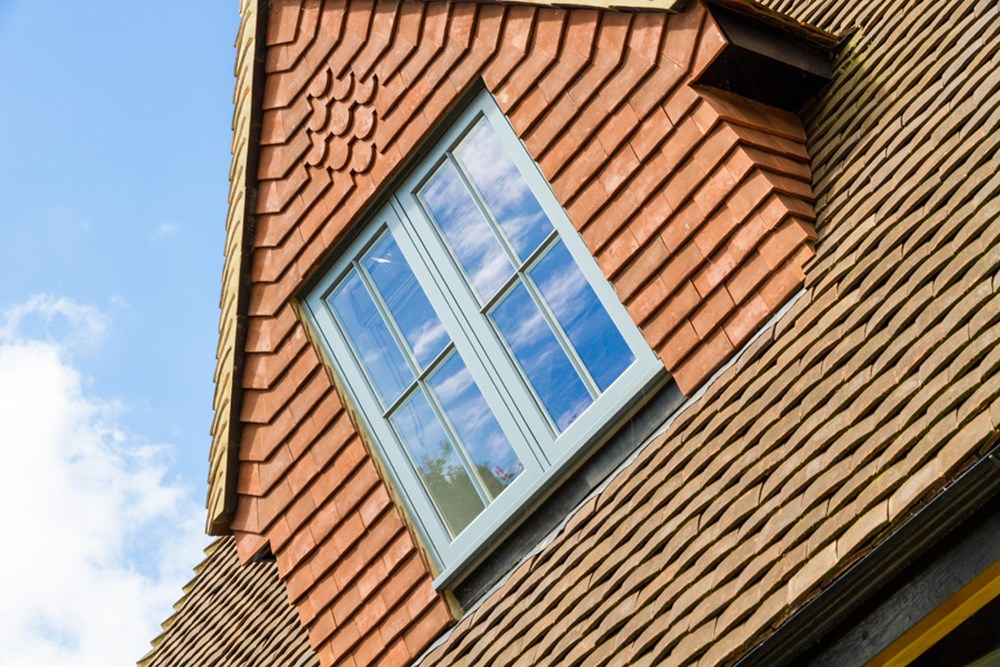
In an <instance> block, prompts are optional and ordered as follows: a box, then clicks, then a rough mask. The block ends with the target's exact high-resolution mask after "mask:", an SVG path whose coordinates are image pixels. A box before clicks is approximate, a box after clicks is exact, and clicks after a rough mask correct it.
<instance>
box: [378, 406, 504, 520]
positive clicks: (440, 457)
mask: <svg viewBox="0 0 1000 667" xmlns="http://www.w3.org/2000/svg"><path fill="white" fill-rule="evenodd" d="M391 421H392V423H393V425H394V426H395V427H396V431H397V432H398V433H399V436H400V439H402V441H403V446H404V447H406V449H407V450H408V452H409V454H410V459H411V460H412V461H413V463H414V465H415V466H416V468H417V474H418V475H419V476H420V479H421V481H422V482H423V483H424V487H425V488H426V489H427V493H429V494H430V496H431V499H432V500H433V501H434V504H435V505H436V506H437V508H438V512H439V513H440V514H441V517H442V518H443V519H444V522H445V524H446V525H447V527H448V531H449V532H450V533H451V535H452V537H454V536H455V535H458V534H459V533H460V532H462V529H464V528H465V527H466V526H468V525H469V522H471V521H472V520H473V519H475V518H476V517H477V516H478V515H479V513H480V512H482V511H483V508H484V507H485V505H484V504H483V501H482V499H481V498H480V497H479V494H478V493H477V492H476V489H475V487H474V486H473V485H472V480H471V479H470V478H469V473H468V472H467V471H466V470H465V466H463V465H462V462H461V460H460V459H459V458H458V454H457V453H456V452H455V449H454V447H452V444H451V442H450V441H449V440H448V435H447V434H446V433H445V431H444V428H443V427H442V426H441V422H440V421H438V418H437V415H435V414H434V411H433V410H432V409H431V406H430V403H428V402H427V397H426V396H424V393H423V392H422V391H417V393H415V394H414V395H413V396H412V397H410V398H409V399H407V401H406V402H405V403H403V405H401V406H400V408H399V410H398V411H397V412H396V414H394V415H393V416H392V419H391Z"/></svg>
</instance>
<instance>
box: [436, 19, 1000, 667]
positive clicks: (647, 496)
mask: <svg viewBox="0 0 1000 667" xmlns="http://www.w3.org/2000/svg"><path fill="white" fill-rule="evenodd" d="M771 4H772V5H773V6H774V7H775V8H777V9H782V10H786V11H790V12H792V13H793V15H794V16H795V17H797V18H799V19H801V20H807V21H813V22H816V23H818V24H819V25H820V27H824V28H826V29H829V30H845V29H848V28H851V27H853V26H855V25H856V26H859V27H860V31H859V32H858V33H857V34H856V35H855V37H854V39H853V41H852V43H851V46H850V48H849V50H848V51H847V53H846V54H845V56H844V58H843V69H842V71H841V72H840V73H839V74H838V75H837V77H836V79H835V82H834V84H833V86H832V88H831V89H830V90H829V91H827V92H826V93H825V94H823V95H822V98H821V100H820V101H819V103H818V105H817V106H816V107H815V108H813V109H810V110H808V112H807V113H806V115H805V119H806V127H807V133H808V136H809V148H810V154H811V155H812V160H813V169H814V181H813V183H814V188H815V192H816V196H817V215H818V218H817V231H818V235H819V238H818V241H817V244H816V251H817V256H816V258H815V259H814V260H813V261H812V262H811V264H810V265H809V266H808V267H807V276H806V292H805V295H804V296H803V297H802V298H801V299H800V300H799V301H798V302H797V303H796V304H795V306H794V307H793V309H792V310H791V311H790V312H789V313H788V314H787V315H786V316H785V317H784V318H783V319H782V321H781V322H780V323H779V324H778V325H777V326H776V327H775V328H774V329H773V330H772V331H770V332H768V333H767V334H765V336H763V337H762V338H761V339H760V340H759V341H757V342H756V343H755V344H754V345H753V346H752V349H751V350H749V351H748V352H747V353H746V354H745V355H744V356H743V357H742V358H741V360H740V361H739V362H738V363H737V364H736V365H735V366H734V367H733V368H731V369H729V370H727V371H726V372H725V373H724V374H723V376H721V377H720V378H719V379H718V381H717V382H715V383H714V384H713V385H712V386H711V387H710V389H709V391H708V392H707V393H706V395H705V396H704V397H703V398H701V399H700V401H698V403H697V404H695V405H694V406H692V407H691V409H689V410H687V411H686V412H684V413H683V414H682V416H681V417H680V418H679V419H678V420H677V421H676V422H675V423H674V424H673V425H672V427H671V428H670V429H669V431H668V432H667V433H665V434H664V435H663V436H662V437H660V438H659V439H658V440H657V441H655V442H654V443H653V444H652V445H651V446H649V447H648V448H647V449H645V450H644V451H643V452H642V454H641V455H640V456H639V458H638V459H637V460H636V461H635V462H634V463H633V464H632V465H631V466H630V467H629V468H627V469H626V470H625V471H623V472H622V473H621V474H620V475H619V476H618V477H617V478H616V479H615V480H614V481H613V482H612V483H611V484H610V486H609V487H608V488H607V489H606V490H605V491H603V492H602V493H601V494H600V495H599V496H598V497H595V498H593V499H592V500H591V501H590V502H588V503H586V505H585V506H584V507H583V508H581V509H580V510H579V511H578V512H577V513H576V514H575V516H574V517H573V518H572V519H571V520H570V522H569V524H568V525H567V526H566V528H565V529H564V530H563V532H562V533H561V534H560V535H559V536H558V537H556V539H555V540H554V541H553V543H552V544H551V545H549V546H548V547H547V548H546V549H544V550H543V551H542V552H541V553H539V554H537V555H536V556H534V557H533V558H531V559H530V560H529V561H527V562H525V563H524V564H523V565H522V566H521V567H520V568H518V569H517V570H516V571H515V572H514V573H513V574H512V576H511V577H510V579H509V580H508V581H507V582H506V583H505V584H504V585H503V586H502V588H501V589H500V590H498V591H497V592H495V593H494V594H493V595H492V596H490V598H489V599H488V600H487V601H486V602H485V603H484V604H483V606H482V607H481V608H480V609H478V610H476V611H475V612H474V613H472V614H470V615H469V616H468V617H466V618H465V619H463V620H462V621H461V622H460V623H459V624H458V625H457V626H456V627H455V629H454V631H453V633H452V634H451V635H450V636H449V637H448V638H447V641H445V642H444V643H443V644H441V645H440V646H438V647H436V648H435V649H434V650H433V652H432V653H430V654H429V655H428V656H427V658H426V660H425V663H424V664H427V665H431V664H433V665H452V664H458V665H479V664H491V665H514V664H517V665H534V664H546V665H551V664H560V665H562V664H583V665H593V664H632V665H640V666H641V665H653V664H668V665H693V664H698V665H720V664H725V663H726V662H727V661H731V660H732V659H734V658H735V657H737V656H739V655H740V654H741V653H742V652H743V651H745V650H746V648H747V647H748V646H749V645H750V644H751V643H752V642H755V641H757V640H759V639H760V638H761V637H762V636H764V635H766V634H767V633H768V632H769V629H770V628H772V627H774V626H775V625H776V624H777V623H779V622H780V621H781V620H782V619H783V618H785V617H786V616H787V615H788V614H789V613H790V612H791V610H793V609H796V608H798V607H800V606H801V605H802V604H803V603H804V602H805V601H807V600H809V599H810V598H811V597H813V596H815V595H816V594H817V593H818V591H820V590H821V589H822V587H823V586H824V585H826V584H827V583H828V582H830V581H831V580H832V579H833V578H835V577H836V576H837V574H838V573H839V572H841V571H843V569H844V568H845V567H846V566H847V565H849V564H850V563H852V562H853V561H854V560H856V559H857V558H858V557H860V556H862V555H863V554H865V553H866V552H867V551H869V550H870V549H871V548H872V546H873V545H875V544H876V543H878V542H879V541H880V538H882V537H883V536H884V535H885V534H886V533H887V531H888V530H889V529H891V528H892V527H894V526H897V525H899V524H900V523H901V521H902V520H903V519H904V518H905V517H907V516H908V515H910V514H912V513H913V512H914V511H915V509H916V508H918V507H919V506H921V505H922V503H924V502H925V501H926V500H927V499H928V498H929V497H930V496H932V495H933V494H934V493H935V491H936V490H939V489H940V488H941V487H942V486H943V485H944V484H945V483H946V482H948V481H949V480H951V479H953V478H954V476H955V475H956V473H957V471H959V470H961V469H962V468H963V467H965V466H966V465H968V464H969V462H971V461H973V460H975V459H976V458H977V456H978V455H979V454H981V453H982V452H983V451H984V450H985V449H986V448H987V447H989V446H991V445H992V444H995V443H996V442H997V438H998V425H1000V377H998V373H997V370H998V366H1000V345H997V340H998V337H1000V322H998V319H1000V276H998V267H1000V155H998V146H1000V16H998V6H997V3H996V2H995V1H992V0H956V1H953V2H945V1H944V0H941V1H938V2H920V3H912V2H909V0H892V1H883V2H857V1H856V0H810V1H800V2H787V1H775V2H772V3H771Z"/></svg>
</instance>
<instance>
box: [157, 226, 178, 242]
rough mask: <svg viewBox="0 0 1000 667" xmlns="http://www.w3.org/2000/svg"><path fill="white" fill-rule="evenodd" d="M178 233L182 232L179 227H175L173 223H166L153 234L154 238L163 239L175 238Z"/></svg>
mask: <svg viewBox="0 0 1000 667" xmlns="http://www.w3.org/2000/svg"><path fill="white" fill-rule="evenodd" d="M178 231H180V227H179V226H178V225H175V224H174V223H172V222H164V223H163V224H161V225H160V226H159V227H157V228H156V231H155V232H153V238H154V239H163V238H166V237H168V236H173V235H174V234H176V233H177V232H178Z"/></svg>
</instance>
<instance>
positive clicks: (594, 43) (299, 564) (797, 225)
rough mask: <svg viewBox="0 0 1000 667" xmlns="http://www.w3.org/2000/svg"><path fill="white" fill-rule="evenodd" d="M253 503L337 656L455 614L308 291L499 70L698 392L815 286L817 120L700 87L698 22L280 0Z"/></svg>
mask: <svg viewBox="0 0 1000 667" xmlns="http://www.w3.org/2000/svg"><path fill="white" fill-rule="evenodd" d="M269 11H270V14H269V23H268V32H267V45H268V48H267V58H266V72H267V74H266V82H265V89H264V97H263V104H264V117H263V123H262V130H261V139H260V143H261V150H260V168H259V171H258V176H259V179H260V183H259V193H260V196H259V198H258V207H257V212H258V214H259V217H258V221H257V227H256V230H255V238H254V246H255V247H254V260H253V268H252V271H251V276H250V277H251V280H252V285H251V290H250V304H249V309H248V334H247V343H246V353H247V357H246V371H245V373H244V375H243V378H242V387H243V396H244V402H243V407H242V411H241V414H240V419H241V421H242V422H243V424H244V428H243V439H242V442H241V447H240V459H241V460H240V467H239V486H238V490H239V493H240V498H239V504H238V508H237V512H236V514H235V516H234V518H233V521H232V524H231V525H232V529H233V531H234V533H235V535H236V537H237V547H238V550H239V553H240V556H241V558H243V559H246V558H248V557H249V556H250V555H252V554H253V553H254V552H255V551H256V550H257V549H259V548H261V547H262V546H263V545H264V544H268V545H270V547H271V549H272V550H273V552H274V553H275V554H276V557H277V559H278V567H279V572H280V573H281V576H282V577H283V578H284V579H285V580H286V582H287V586H288V591H289V596H290V599H291V600H292V602H293V603H294V604H295V605H296V606H297V607H298V609H299V611H300V615H301V617H302V620H303V622H304V623H305V624H306V625H307V627H308V629H309V633H310V638H311V641H312V642H313V645H314V646H315V647H316V648H317V650H318V652H319V653H320V655H321V657H322V658H323V660H324V664H335V663H336V662H337V661H338V660H340V659H341V658H344V657H345V656H350V659H351V660H353V661H354V663H355V664H356V665H358V666H359V667H360V666H361V665H366V664H372V663H378V664H380V665H392V664H403V663H405V662H407V661H409V660H410V659H411V658H412V657H413V656H415V655H418V654H419V653H420V652H421V651H422V649H423V648H424V647H425V646H426V645H427V644H428V643H429V641H430V640H431V639H433V638H434V637H435V636H436V635H438V634H439V633H440V631H441V630H442V629H444V628H445V627H446V626H448V625H449V624H450V623H451V620H452V618H451V613H450V610H449V607H448V605H447V604H446V601H445V598H444V597H443V596H442V595H441V594H440V593H438V592H435V590H434V589H433V588H432V586H431V584H430V582H431V579H432V576H433V575H432V572H431V570H430V569H429V567H428V566H427V565H426V564H425V562H424V560H423V558H422V556H421V554H420V552H419V550H418V545H417V541H416V540H415V539H414V538H413V537H412V535H411V533H410V532H409V531H408V530H407V528H406V525H405V524H404V518H403V517H402V516H401V515H400V513H399V511H397V509H396V507H395V506H394V505H393V503H392V502H391V500H390V491H389V490H388V487H387V485H386V484H384V483H383V481H382V479H380V473H379V471H378V469H377V463H376V461H375V459H374V457H372V456H370V455H369V453H368V450H367V447H366V444H365V443H364V441H363V440H362V438H361V437H360V436H359V434H358V432H357V431H356V429H355V427H354V424H353V420H352V416H351V414H350V411H349V409H348V407H347V406H345V405H344V403H343V402H342V401H341V398H340V395H339V393H338V392H337V391H336V390H335V388H334V386H333V384H332V382H331V379H330V376H329V374H328V373H327V372H326V371H325V369H324V368H323V365H322V362H321V359H320V356H319V354H318V352H317V350H316V348H315V347H314V346H313V345H312V344H311V343H310V341H309V339H308V336H307V331H306V327H305V326H304V325H303V323H302V322H301V321H300V319H299V317H298V314H297V313H296V310H295V306H294V298H295V296H296V294H297V293H298V292H299V291H300V289H301V287H302V286H303V284H304V283H305V281H306V279H307V277H308V276H309V274H310V272H312V271H314V270H315V269H316V267H317V266H319V264H320V263H321V261H322V259H323V258H324V256H325V255H327V254H328V251H329V250H331V249H332V248H333V247H334V246H335V245H336V243H337V242H338V241H339V240H341V239H342V238H344V237H345V235H346V234H347V232H348V231H349V229H350V226H351V224H352V223H354V222H355V221H356V220H357V218H358V215H359V214H360V213H361V212H362V211H363V210H364V209H365V207H366V206H367V205H369V204H370V203H371V200H372V197H373V195H374V194H375V193H376V192H377V191H378V189H379V187H380V186H382V185H384V184H386V183H387V182H388V180H389V179H390V178H391V176H392V175H393V174H394V173H395V172H397V171H398V170H399V168H400V166H401V165H402V164H403V163H404V161H405V159H406V158H407V157H409V156H410V154H411V152H412V151H413V149H415V148H417V147H419V145H420V142H421V140H422V139H423V138H424V137H426V136H428V134H429V133H430V131H431V130H432V129H433V128H434V127H435V126H436V124H437V122H438V121H439V120H440V119H442V118H443V117H444V115H445V114H446V112H447V111H448V110H449V108H450V107H451V106H453V105H454V104H455V103H456V102H457V101H458V100H459V99H460V95H461V92H462V91H464V90H466V89H467V88H468V87H469V86H470V85H471V84H473V83H474V82H478V81H479V80H480V79H481V80H482V81H483V82H484V83H485V85H486V87H487V88H488V89H489V90H490V91H491V92H493V93H494V95H495V96H496V98H497V100H498V103H499V104H500V106H501V108H502V109H504V110H505V112H506V113H507V115H508V118H509V119H510V121H511V123H512V125H513V127H514V129H515V131H516V132H517V133H518V134H519V135H520V136H521V137H522V138H523V139H524V142H525V145H526V146H527V149H528V151H529V152H531V153H532V155H533V156H534V157H535V159H536V161H537V162H538V163H539V165H540V167H541V169H542V171H543V172H544V173H545V175H546V176H547V177H548V179H549V181H550V182H551V183H552V185H553V188H554V191H555V193H556V195H557V197H558V198H559V199H560V201H561V202H562V203H563V204H564V206H565V207H566V208H567V210H568V213H569V216H570V219H571V221H572V222H573V223H574V224H575V225H576V227H577V228H578V229H580V230H582V235H583V238H584V240H585V241H586V242H587V243H588V244H589V246H590V248H591V250H592V251H593V252H594V254H595V256H596V257H597V260H598V263H599V264H600V266H601V267H602V268H603V269H604V271H605V272H606V275H608V277H609V278H610V279H611V281H612V283H613V285H614V286H615V288H616V290H617V291H618V293H619V295H620V296H621V297H622V299H623V300H624V301H625V302H626V304H627V306H628V308H629V311H630V313H631V314H632V315H633V317H634V318H635V320H636V321H637V322H638V323H639V324H640V326H641V327H642V329H643V331H644V333H645V334H646V336H647V339H648V340H649V342H650V344H651V345H652V346H653V347H654V348H655V349H656V350H657V351H658V352H659V353H660V355H661V357H662V358H663V359H664V362H665V363H666V365H667V368H668V369H669V370H671V371H672V372H673V374H674V377H675V378H676V379H677V381H678V382H679V384H680V385H681V387H682V388H683V389H685V390H691V389H693V388H695V387H696V386H697V385H698V384H699V383H701V382H702V381H703V380H704V378H706V377H707V376H708V374H709V373H711V371H712V370H714V369H715V368H716V367H718V365H719V364H721V363H722V362H723V361H724V360H725V359H726V357H727V356H728V355H729V354H731V353H732V352H733V350H734V349H735V348H736V347H737V346H739V345H740V344H741V343H742V342H743V341H745V340H746V339H747V337H749V336H750V335H751V333H752V332H753V330H754V329H755V328H756V327H757V326H759V324H760V323H761V322H762V321H764V320H766V318H767V317H768V316H770V314H771V313H773V312H774V311H775V310H777V308H778V307H780V305H781V304H782V303H783V302H784V300H786V299H787V298H788V297H789V296H790V295H791V294H792V293H794V292H795V291H796V290H797V289H798V288H799V287H800V286H801V284H802V281H803V279H804V274H803V271H802V265H803V264H804V263H805V261H806V260H807V259H808V258H810V257H811V256H812V248H811V246H810V243H811V239H812V237H813V233H812V218H813V213H812V209H811V205H810V202H811V198H812V193H811V190H810V187H809V185H808V182H809V170H808V155H807V154H806V151H805V147H804V145H803V141H804V133H803V130H802V127H801V123H800V122H799V119H798V118H797V117H795V116H794V115H792V114H788V113H782V112H778V111H777V110H769V109H763V108H762V107H760V106H759V105H755V104H752V103H750V102H748V101H745V100H737V99H733V98H729V97H726V96H724V95H721V94H714V93H711V92H709V91H699V90H696V89H695V88H692V87H691V86H690V85H689V81H690V80H691V78H692V75H693V73H695V72H697V71H699V69H700V68H701V67H702V66H703V65H704V64H705V63H707V62H709V61H710V60H711V59H712V58H713V57H714V56H715V55H716V54H717V53H718V52H719V51H720V50H721V49H722V48H723V46H724V45H725V42H724V39H723V37H722V34H721V32H720V30H719V29H718V27H717V26H716V24H715V23H714V21H713V19H712V18H711V17H709V16H708V14H707V11H706V9H705V6H704V5H703V4H702V3H692V4H691V6H690V7H689V9H688V10H687V11H686V12H685V13H683V14H679V15H670V16H668V15H667V14H665V13H661V12H647V13H632V12H628V13H626V12H598V11H588V10H565V9H553V8H535V7H524V6H504V5H497V4H488V3H483V4H479V3H409V2H394V1H391V0H376V1H372V0H350V1H349V2H347V1H345V0H327V1H326V2H299V1H298V0H282V1H277V0H276V1H274V2H271V3H270V10H269Z"/></svg>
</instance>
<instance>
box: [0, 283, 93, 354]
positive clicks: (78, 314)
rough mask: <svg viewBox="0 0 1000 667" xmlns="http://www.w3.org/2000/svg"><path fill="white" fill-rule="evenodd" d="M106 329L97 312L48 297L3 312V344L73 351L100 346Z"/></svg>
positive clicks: (0, 333)
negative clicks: (42, 345)
mask: <svg viewBox="0 0 1000 667" xmlns="http://www.w3.org/2000/svg"><path fill="white" fill-rule="evenodd" d="M107 327H108V318H107V317H106V316H105V315H104V314H103V313H102V312H101V311H99V310H98V309H96V308H94V307H92V306H87V305H82V304H78V303H76V302H74V301H71V300H70V299H65V298H59V297H54V296H52V295H49V294H36V295H35V296H33V297H31V298H30V299H28V300H27V301H24V302H23V303H19V304H16V305H14V306H11V307H10V308H7V309H6V310H4V311H0V343H24V342H26V341H48V342H53V343H58V346H59V347H61V348H63V349H65V350H73V349H77V348H79V347H87V346H94V345H97V344H98V343H100V342H101V340H102V339H103V338H104V333H105V331H106V330H107Z"/></svg>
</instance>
